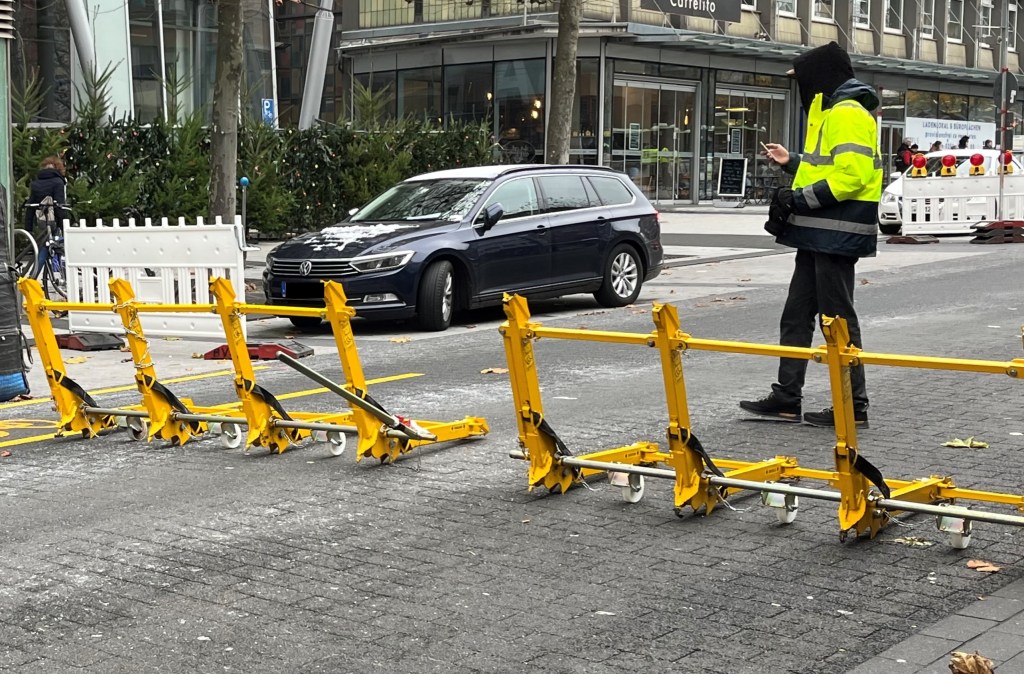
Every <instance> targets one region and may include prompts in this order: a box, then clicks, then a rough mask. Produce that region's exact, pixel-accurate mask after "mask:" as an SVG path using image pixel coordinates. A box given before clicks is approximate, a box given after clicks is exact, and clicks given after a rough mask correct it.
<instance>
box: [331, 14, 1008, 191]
mask: <svg viewBox="0 0 1024 674" xmlns="http://www.w3.org/2000/svg"><path fill="white" fill-rule="evenodd" d="M1007 1H1008V0H853V2H833V0H788V1H787V0H756V1H755V2H751V4H746V3H740V2H739V0H736V2H735V4H734V5H728V0H718V1H717V2H710V1H707V0H699V1H698V0H693V1H692V2H690V1H689V0H590V1H588V2H587V3H585V4H584V20H583V22H582V24H581V30H580V42H579V53H578V58H579V61H578V75H577V91H576V101H575V105H574V109H573V118H572V143H571V146H572V150H571V152H572V156H571V161H573V162H579V163H584V164H602V165H606V166H611V167H614V168H616V169H619V170H622V171H624V172H626V173H628V174H629V175H631V176H632V177H633V178H634V180H636V181H637V183H638V184H640V185H641V186H642V188H643V189H644V190H645V192H646V193H647V194H648V196H650V197H651V198H652V199H654V200H657V201H661V202H665V201H668V202H690V201H696V200H699V199H708V198H713V197H714V196H715V194H716V192H717V184H718V183H717V180H718V174H719V167H720V166H721V165H722V160H723V159H743V158H746V159H747V160H748V166H747V176H748V177H747V182H748V187H749V188H750V189H755V188H756V185H757V181H758V180H759V176H762V175H768V174H769V172H770V171H769V168H768V167H767V166H765V165H764V164H763V159H762V158H761V156H760V152H759V150H760V143H761V142H769V141H770V142H782V143H783V144H785V145H787V147H791V148H792V147H794V146H797V145H798V144H799V142H800V140H798V139H802V131H803V114H801V110H800V103H799V98H798V96H797V93H796V88H795V83H794V82H793V81H792V80H791V78H788V77H786V76H785V72H786V70H788V69H789V68H790V66H791V61H792V58H793V56H795V55H796V54H798V53H800V52H801V51H803V50H804V49H806V48H809V47H814V46H817V45H820V44H824V43H826V42H828V41H830V40H835V41H837V42H839V43H840V44H841V45H842V46H843V47H845V48H846V49H847V50H848V51H849V52H850V54H851V57H852V59H853V62H854V67H855V68H856V70H857V74H858V77H859V78H861V79H862V80H864V81H866V82H868V83H869V84H872V85H873V86H874V87H875V88H876V89H877V90H878V91H879V94H880V98H881V99H882V106H881V108H880V110H879V127H880V145H881V148H882V152H883V154H884V155H885V156H886V157H887V158H889V157H891V155H892V153H893V151H894V150H895V148H896V147H897V146H898V145H899V143H900V142H901V140H902V139H903V138H904V137H907V138H911V139H913V140H914V141H915V142H917V143H918V144H919V145H921V146H922V148H924V149H927V147H928V146H930V145H931V143H932V142H933V141H935V140H940V141H943V143H944V146H947V147H948V146H949V145H950V143H951V141H952V144H954V145H955V143H956V140H958V139H959V138H960V137H962V136H964V135H967V136H969V137H970V142H971V146H973V147H979V148H980V147H981V146H982V144H983V143H984V141H986V140H995V138H996V123H995V116H996V105H995V100H994V98H993V93H994V90H993V83H994V81H995V77H996V68H997V65H998V63H999V59H1000V54H999V50H1000V47H1002V46H1004V44H1005V55H1006V59H1007V67H1008V68H1009V69H1010V71H1011V72H1013V73H1018V72H1020V62H1019V59H1018V54H1017V45H1018V35H1019V30H1020V25H1019V22H1020V19H1019V13H1018V11H1017V5H1016V3H1015V2H1010V3H1009V4H1008V5H1007V6H1006V8H1005V10H1006V12H1007V14H1008V18H1009V30H1008V39H1007V41H1006V42H1005V43H1003V42H1001V40H1000V39H999V38H1000V35H999V33H1000V30H999V18H1000V17H1001V16H1002V14H1001V12H1003V11H1004V8H1003V6H1002V3H1003V2H1007ZM683 11H685V12H688V13H685V14H684V13H682V12H683ZM342 23H343V32H342V40H341V42H340V43H339V49H338V53H339V57H338V64H339V67H340V68H341V69H342V70H343V76H347V77H348V82H349V87H350V88H351V89H352V90H355V89H358V88H360V86H359V85H362V86H365V87H368V88H369V89H370V90H372V91H376V92H378V94H379V95H380V96H383V97H386V98H387V106H388V107H387V110H388V114H389V115H391V116H395V117H403V116H409V115H412V116H427V117H430V118H434V119H437V120H439V121H442V122H448V121H450V120H473V121H481V122H485V123H487V124H490V125H491V126H492V130H493V134H494V138H495V141H496V143H497V144H498V146H499V147H500V148H501V152H502V154H503V156H504V158H505V160H506V161H522V162H532V161H543V160H544V152H545V128H546V115H547V109H548V101H549V100H550V97H551V80H552V77H551V73H552V59H553V56H554V49H555V41H556V36H557V3H555V2H544V1H543V0H542V1H537V0H527V2H516V0H344V4H343V10H342ZM341 107H344V105H342V106H341ZM351 107H352V108H353V109H352V110H350V114H351V115H353V116H354V115H356V113H357V111H356V110H355V109H354V107H355V106H351ZM1015 107H1016V108H1017V110H1018V112H1019V111H1020V106H1019V105H1017V106H1015ZM1017 117H1018V119H1019V114H1018V116H1017ZM997 142H998V141H997Z"/></svg>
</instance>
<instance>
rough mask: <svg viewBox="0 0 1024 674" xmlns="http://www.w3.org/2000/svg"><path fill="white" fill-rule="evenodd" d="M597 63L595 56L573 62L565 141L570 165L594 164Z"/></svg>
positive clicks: (596, 130) (595, 160)
mask: <svg viewBox="0 0 1024 674" xmlns="http://www.w3.org/2000/svg"><path fill="white" fill-rule="evenodd" d="M599 70H600V67H599V63H598V60H597V59H590V58H588V59H579V61H577V63H576V99H575V100H574V101H573V104H572V137H571V138H570V141H569V163H570V164H596V163H597V143H598V140H599V139H600V138H601V134H600V132H599V129H598V128H597V113H598V109H599V106H600V104H601V101H600V98H598V90H599V87H598V84H599V82H598V76H599Z"/></svg>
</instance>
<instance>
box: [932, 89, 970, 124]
mask: <svg viewBox="0 0 1024 674" xmlns="http://www.w3.org/2000/svg"><path fill="white" fill-rule="evenodd" d="M968 108H969V103H968V97H967V96H964V95H962V94H939V119H959V120H965V119H967V112H968Z"/></svg>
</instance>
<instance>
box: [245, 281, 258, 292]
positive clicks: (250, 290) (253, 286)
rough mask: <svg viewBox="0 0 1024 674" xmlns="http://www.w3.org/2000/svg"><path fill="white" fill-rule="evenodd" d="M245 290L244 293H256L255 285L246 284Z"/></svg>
mask: <svg viewBox="0 0 1024 674" xmlns="http://www.w3.org/2000/svg"><path fill="white" fill-rule="evenodd" d="M245 290H246V292H250V293H251V292H255V291H256V284H255V283H246V284H245Z"/></svg>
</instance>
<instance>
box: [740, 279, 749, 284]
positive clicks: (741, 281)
mask: <svg viewBox="0 0 1024 674" xmlns="http://www.w3.org/2000/svg"><path fill="white" fill-rule="evenodd" d="M749 280H750V279H748V278H741V279H740V283H746V282H747V281H749Z"/></svg>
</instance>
